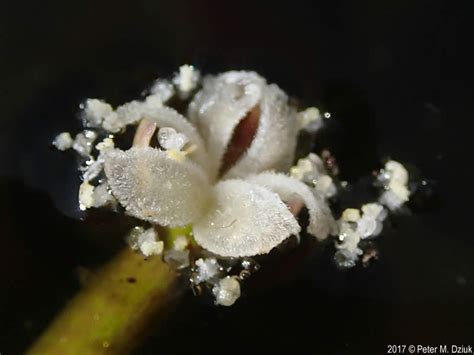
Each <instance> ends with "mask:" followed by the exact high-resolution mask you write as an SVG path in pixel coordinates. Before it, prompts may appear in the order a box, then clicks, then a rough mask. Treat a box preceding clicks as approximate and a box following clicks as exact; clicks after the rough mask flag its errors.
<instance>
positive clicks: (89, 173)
mask: <svg viewBox="0 0 474 355" xmlns="http://www.w3.org/2000/svg"><path fill="white" fill-rule="evenodd" d="M87 163H88V164H87V165H86V167H85V168H83V171H84V172H83V174H82V179H83V180H85V181H91V180H94V179H95V178H96V177H98V176H99V174H100V173H101V172H102V169H103V165H104V164H103V161H102V160H94V159H93V158H92V159H91V160H89V161H88V162H87Z"/></svg>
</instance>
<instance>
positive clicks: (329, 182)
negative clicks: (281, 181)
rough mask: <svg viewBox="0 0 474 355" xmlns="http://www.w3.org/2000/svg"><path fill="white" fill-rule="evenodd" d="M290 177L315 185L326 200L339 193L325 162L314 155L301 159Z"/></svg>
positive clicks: (291, 170)
mask: <svg viewBox="0 0 474 355" xmlns="http://www.w3.org/2000/svg"><path fill="white" fill-rule="evenodd" d="M290 175H291V176H292V177H293V178H295V179H297V180H300V181H303V182H304V183H306V184H309V185H313V186H314V188H315V189H316V191H318V192H320V193H321V194H322V195H323V196H324V197H326V198H329V197H332V196H334V195H335V194H336V192H337V189H336V185H335V184H334V182H333V179H332V178H331V177H330V176H329V175H328V174H327V171H326V168H325V167H324V163H323V161H322V160H321V158H320V157H319V156H318V155H316V154H314V153H310V154H309V155H308V156H307V157H306V158H302V159H299V160H298V163H297V164H296V165H295V166H293V167H292V168H291V169H290Z"/></svg>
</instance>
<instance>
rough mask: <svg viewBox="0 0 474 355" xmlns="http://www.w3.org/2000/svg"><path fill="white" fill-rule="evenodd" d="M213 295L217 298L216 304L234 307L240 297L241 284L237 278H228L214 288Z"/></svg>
mask: <svg viewBox="0 0 474 355" xmlns="http://www.w3.org/2000/svg"><path fill="white" fill-rule="evenodd" d="M212 293H213V294H214V296H215V297H216V304H218V305H221V306H232V305H233V304H234V303H235V301H237V299H238V298H239V297H240V283H239V281H237V280H236V279H235V278H233V277H230V276H227V277H225V278H223V279H221V280H220V281H219V283H218V284H216V285H215V286H214V287H213V289H212Z"/></svg>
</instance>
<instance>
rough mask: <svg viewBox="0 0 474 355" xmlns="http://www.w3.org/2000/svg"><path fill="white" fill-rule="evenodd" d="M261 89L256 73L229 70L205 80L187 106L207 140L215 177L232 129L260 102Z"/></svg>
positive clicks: (261, 85) (263, 84)
mask: <svg viewBox="0 0 474 355" xmlns="http://www.w3.org/2000/svg"><path fill="white" fill-rule="evenodd" d="M264 86H265V79H263V78H262V77H261V76H259V75H258V74H257V73H254V72H245V71H229V72H226V73H223V74H220V75H218V76H215V77H214V76H209V77H206V78H205V79H204V82H203V88H202V89H201V90H200V91H199V92H198V93H197V94H196V95H195V96H194V99H193V101H192V102H191V103H190V105H189V117H190V119H191V122H193V123H195V124H196V126H197V127H198V129H199V131H200V132H201V134H202V136H203V137H204V139H205V140H206V145H207V150H208V152H209V155H210V160H211V161H212V162H213V171H214V172H215V174H217V173H218V171H219V167H220V165H221V162H222V157H223V156H224V153H225V151H226V149H227V146H228V144H229V142H230V139H231V138H232V134H233V132H234V130H235V128H236V127H237V125H238V124H239V122H240V121H241V120H242V119H243V118H244V117H245V116H246V115H247V113H248V112H250V111H251V110H252V109H253V108H254V107H255V106H256V105H257V104H258V103H259V102H260V99H261V96H262V90H263V87H264Z"/></svg>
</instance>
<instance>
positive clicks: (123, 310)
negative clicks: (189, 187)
mask: <svg viewBox="0 0 474 355" xmlns="http://www.w3.org/2000/svg"><path fill="white" fill-rule="evenodd" d="M169 234H170V237H172V235H173V234H175V233H174V232H173V231H170V233H169ZM177 285H178V277H177V274H176V272H175V271H174V270H172V269H171V268H170V267H168V266H167V265H166V264H165V263H164V262H163V261H162V260H161V258H160V257H152V258H149V259H148V260H145V259H144V257H143V256H140V255H139V254H137V253H135V252H133V251H132V250H130V249H129V248H126V249H125V250H123V251H122V252H121V253H119V254H118V255H117V256H116V257H115V258H114V259H113V260H112V261H111V262H110V263H109V264H108V265H106V266H105V267H104V268H103V270H102V271H100V272H99V274H98V275H97V276H96V277H94V279H93V280H91V282H90V284H89V285H87V286H86V287H85V288H84V289H83V290H81V291H80V292H79V294H78V295H77V296H76V297H75V298H74V299H72V300H71V301H70V303H69V304H68V305H67V306H66V307H65V309H64V310H63V311H62V312H61V314H59V316H58V317H57V318H56V319H55V320H54V321H53V322H52V324H51V325H50V326H49V328H48V329H47V330H46V331H45V332H44V333H43V334H42V335H41V336H40V338H39V339H38V340H37V341H36V342H35V343H34V344H33V346H32V347H31V348H30V349H29V351H28V352H27V354H29V355H36V354H38V355H56V354H61V355H68V354H71V355H72V354H74V355H77V354H81V355H88V354H90V355H100V354H126V353H128V352H130V351H131V350H132V349H133V347H134V346H136V345H137V342H138V341H139V340H140V339H141V338H142V337H143V334H144V333H145V332H146V330H147V329H149V328H150V326H149V324H150V323H153V321H154V320H156V319H157V315H158V314H159V313H160V312H163V311H166V310H169V309H170V306H171V301H172V299H173V298H175V299H176V294H177V293H176V292H174V291H176V290H177V289H178V288H177V287H176V286H177Z"/></svg>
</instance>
